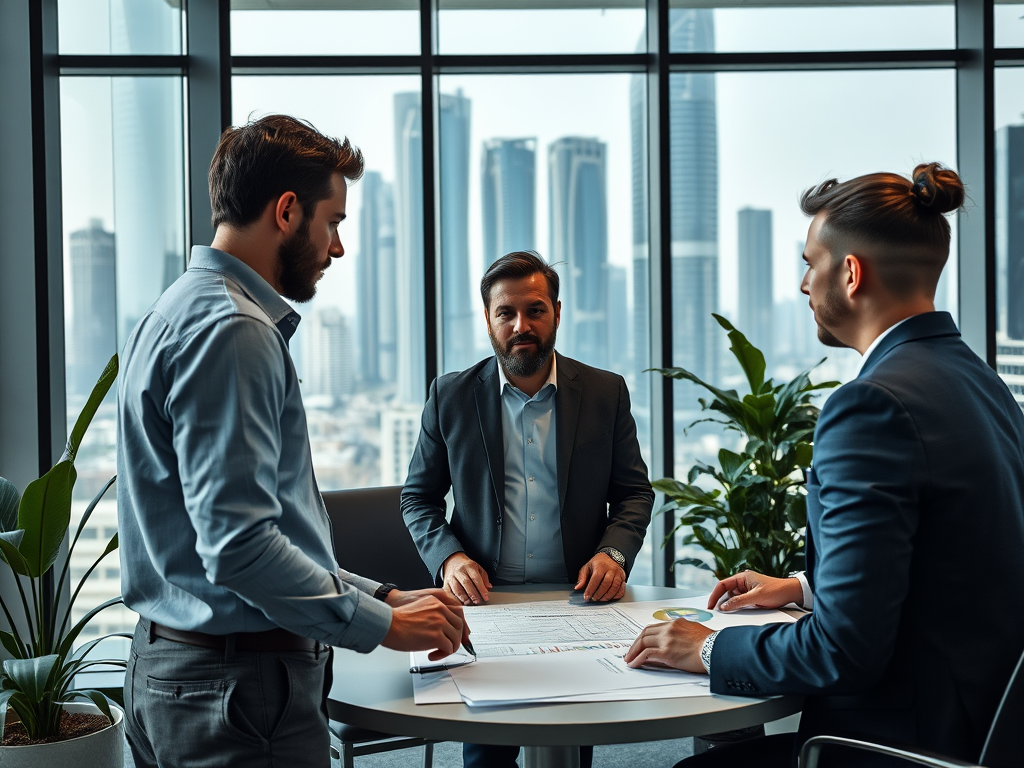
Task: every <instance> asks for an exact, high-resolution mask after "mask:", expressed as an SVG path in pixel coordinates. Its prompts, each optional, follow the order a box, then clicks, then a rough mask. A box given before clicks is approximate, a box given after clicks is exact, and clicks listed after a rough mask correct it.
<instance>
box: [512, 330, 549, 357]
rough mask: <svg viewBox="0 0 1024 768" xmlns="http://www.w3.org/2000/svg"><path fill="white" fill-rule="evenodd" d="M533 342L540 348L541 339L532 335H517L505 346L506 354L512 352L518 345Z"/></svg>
mask: <svg viewBox="0 0 1024 768" xmlns="http://www.w3.org/2000/svg"><path fill="white" fill-rule="evenodd" d="M528 342H531V343H533V344H536V345H537V346H538V347H539V346H541V343H540V339H539V338H537V337H536V336H534V335H533V334H532V333H517V334H516V335H515V336H513V337H512V338H511V339H509V340H508V342H506V344H505V354H509V353H511V352H512V347H514V346H515V345H516V344H525V343H528Z"/></svg>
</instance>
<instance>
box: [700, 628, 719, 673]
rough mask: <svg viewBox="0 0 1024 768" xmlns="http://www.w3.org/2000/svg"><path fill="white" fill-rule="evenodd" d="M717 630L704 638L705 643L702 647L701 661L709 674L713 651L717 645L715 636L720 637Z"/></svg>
mask: <svg viewBox="0 0 1024 768" xmlns="http://www.w3.org/2000/svg"><path fill="white" fill-rule="evenodd" d="M721 631H722V630H718V631H717V632H712V633H711V634H710V635H708V636H707V637H705V638H704V645H702V646H701V647H700V663H701V664H703V665H704V671H705V672H707V673H708V674H709V675H710V674H711V651H712V650H714V647H715V638H716V637H718V633H719V632H721Z"/></svg>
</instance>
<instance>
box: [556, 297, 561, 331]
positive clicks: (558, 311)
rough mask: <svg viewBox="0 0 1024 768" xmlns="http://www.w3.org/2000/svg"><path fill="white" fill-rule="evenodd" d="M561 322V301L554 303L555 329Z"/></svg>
mask: <svg viewBox="0 0 1024 768" xmlns="http://www.w3.org/2000/svg"><path fill="white" fill-rule="evenodd" d="M560 322H562V302H561V300H559V301H556V302H555V328H556V329H557V328H558V324H559V323H560Z"/></svg>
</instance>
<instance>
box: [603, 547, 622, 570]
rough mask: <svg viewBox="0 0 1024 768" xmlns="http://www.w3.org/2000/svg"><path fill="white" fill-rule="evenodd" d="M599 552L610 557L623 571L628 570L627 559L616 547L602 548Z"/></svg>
mask: <svg viewBox="0 0 1024 768" xmlns="http://www.w3.org/2000/svg"><path fill="white" fill-rule="evenodd" d="M597 551H598V552H603V553H604V554H606V555H608V557H610V558H611V559H612V560H614V561H615V562H616V564H617V565H618V566H619V568H621V569H622V570H626V557H625V555H623V554H622V553H621V552H619V550H617V549H616V548H615V547H601V548H600V549H599V550H597Z"/></svg>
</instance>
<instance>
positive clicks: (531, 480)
mask: <svg viewBox="0 0 1024 768" xmlns="http://www.w3.org/2000/svg"><path fill="white" fill-rule="evenodd" d="M530 482H531V483H532V482H533V475H530Z"/></svg>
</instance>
